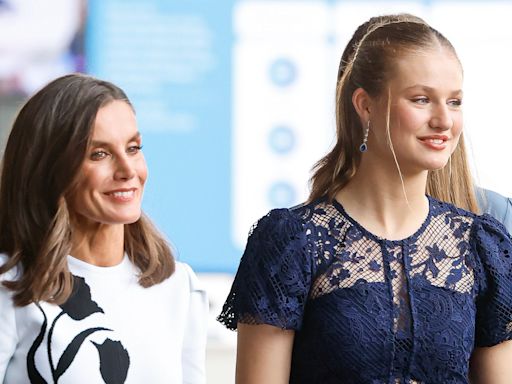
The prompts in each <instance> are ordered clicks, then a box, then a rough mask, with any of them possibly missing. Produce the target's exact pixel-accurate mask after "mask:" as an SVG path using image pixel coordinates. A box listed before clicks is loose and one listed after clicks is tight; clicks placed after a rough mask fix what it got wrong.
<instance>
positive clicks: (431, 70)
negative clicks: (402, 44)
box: [389, 48, 463, 91]
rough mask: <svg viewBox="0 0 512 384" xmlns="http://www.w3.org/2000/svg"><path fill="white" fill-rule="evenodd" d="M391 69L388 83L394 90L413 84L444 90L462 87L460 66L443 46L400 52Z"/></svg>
mask: <svg viewBox="0 0 512 384" xmlns="http://www.w3.org/2000/svg"><path fill="white" fill-rule="evenodd" d="M393 72H394V74H393V76H392V77H391V78H390V81H389V86H390V87H391V88H392V89H394V90H396V91H400V90H403V89H406V88H409V87H413V86H416V85H419V86H425V87H429V88H433V89H438V90H447V91H455V90H461V89H462V83H463V72H462V66H461V64H460V62H459V60H458V59H457V57H456V56H455V55H454V54H453V52H451V51H450V50H448V49H446V48H439V49H429V50H425V51H421V52H415V53H403V54H402V55H400V57H398V58H397V59H396V61H395V68H394V71H393Z"/></svg>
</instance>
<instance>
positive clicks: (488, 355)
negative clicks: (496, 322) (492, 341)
mask: <svg viewBox="0 0 512 384" xmlns="http://www.w3.org/2000/svg"><path fill="white" fill-rule="evenodd" d="M470 378H471V384H510V380H511V378H512V341H505V342H503V343H501V344H498V345H495V346H493V347H483V348H475V350H474V351H473V354H472V356H471V362H470Z"/></svg>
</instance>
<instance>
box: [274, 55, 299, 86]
mask: <svg viewBox="0 0 512 384" xmlns="http://www.w3.org/2000/svg"><path fill="white" fill-rule="evenodd" d="M269 76H270V80H271V81H272V83H274V84H275V85H277V86H278V87H287V86H289V85H291V84H292V83H293V82H294V81H295V79H296V78H297V67H296V66H295V64H294V63H293V62H292V61H291V60H289V59H286V58H280V59H277V60H274V62H273V63H272V64H270V69H269Z"/></svg>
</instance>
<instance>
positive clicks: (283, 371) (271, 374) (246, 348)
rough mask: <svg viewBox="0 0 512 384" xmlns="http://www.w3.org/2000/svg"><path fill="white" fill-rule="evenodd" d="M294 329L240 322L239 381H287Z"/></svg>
mask: <svg viewBox="0 0 512 384" xmlns="http://www.w3.org/2000/svg"><path fill="white" fill-rule="evenodd" d="M294 336H295V331H293V330H284V329H281V328H278V327H274V326H271V325H266V324H260V325H249V324H243V323H238V342H237V356H236V383H237V384H261V383H265V384H288V383H289V380H290V366H291V360H292V349H293V339H294Z"/></svg>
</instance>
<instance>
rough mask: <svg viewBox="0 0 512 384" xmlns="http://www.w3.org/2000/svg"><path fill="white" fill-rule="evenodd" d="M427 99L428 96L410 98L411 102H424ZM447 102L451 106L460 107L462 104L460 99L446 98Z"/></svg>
mask: <svg viewBox="0 0 512 384" xmlns="http://www.w3.org/2000/svg"><path fill="white" fill-rule="evenodd" d="M429 101H430V100H429V98H428V97H416V98H413V99H412V102H414V103H418V104H426V103H427V102H429ZM448 104H449V105H451V106H453V107H460V106H461V105H462V99H450V100H448Z"/></svg>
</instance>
